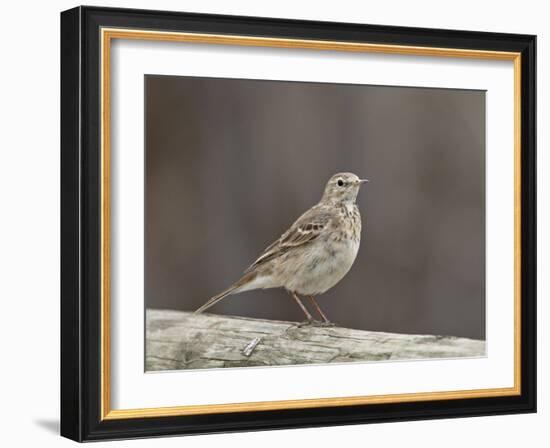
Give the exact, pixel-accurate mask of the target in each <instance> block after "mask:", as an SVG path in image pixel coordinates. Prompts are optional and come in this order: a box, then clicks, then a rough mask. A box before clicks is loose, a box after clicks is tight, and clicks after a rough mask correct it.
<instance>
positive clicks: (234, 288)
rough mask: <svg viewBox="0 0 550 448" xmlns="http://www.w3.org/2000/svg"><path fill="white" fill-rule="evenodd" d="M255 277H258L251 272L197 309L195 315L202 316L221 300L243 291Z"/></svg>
mask: <svg viewBox="0 0 550 448" xmlns="http://www.w3.org/2000/svg"><path fill="white" fill-rule="evenodd" d="M255 277H256V273H254V272H250V273H248V274H246V275H245V276H244V277H242V278H241V279H240V280H239V281H238V282H235V283H233V284H232V285H231V286H230V287H229V288H227V289H226V290H225V291H222V292H220V293H219V294H217V295H215V296H214V297H212V298H210V299H209V300H208V302H206V303H205V304H204V305H202V306H201V307H200V308H197V310H196V311H195V314H200V313H202V312H203V311H206V310H207V309H208V308H210V307H211V306H214V305H215V304H216V303H218V302H219V301H220V300H222V299H225V298H226V297H227V296H229V295H231V294H233V293H236V292H239V291H240V290H241V289H244V288H243V286H245V285H246V284H247V283H248V282H250V281H252V280H253V279H254V278H255Z"/></svg>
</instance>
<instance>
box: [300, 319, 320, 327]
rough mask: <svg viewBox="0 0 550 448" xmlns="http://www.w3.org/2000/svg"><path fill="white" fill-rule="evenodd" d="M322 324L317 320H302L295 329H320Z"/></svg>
mask: <svg viewBox="0 0 550 448" xmlns="http://www.w3.org/2000/svg"><path fill="white" fill-rule="evenodd" d="M322 324H323V322H321V321H318V320H315V319H307V320H304V321H303V322H300V323H299V324H298V325H297V327H298V328H302V327H320V326H321V325H322Z"/></svg>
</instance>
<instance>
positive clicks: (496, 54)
mask: <svg viewBox="0 0 550 448" xmlns="http://www.w3.org/2000/svg"><path fill="white" fill-rule="evenodd" d="M100 38H101V55H100V60H101V180H100V182H101V340H100V344H101V374H100V376H101V397H100V399H101V406H100V411H101V419H102V420H114V419H127V418H144V417H167V416H181V415H199V414H213V413H227V412H246V411H263V410H283V409H306V408H315V407H332V406H350V405H365V404H381V403H406V402H413V401H431V400H451V399H466V398H482V397H502V396H511V395H519V394H521V362H520V361H521V339H520V337H521V327H520V325H521V315H520V314H521V54H520V53H515V52H500V51H485V50H469V49H459V48H438V47H418V46H404V45H386V44H370V43H354V42H336V41H323V40H306V39H282V38H281V39H280V38H265V37H251V36H231V35H218V34H199V33H179V32H163V31H144V30H138V29H119V28H102V29H101V36H100ZM113 39H132V40H147V41H166V42H186V43H200V44H215V45H241V46H255V47H274V48H296V49H311V50H325V51H327V50H328V51H346V52H362V53H383V54H397V55H411V56H434V57H456V58H470V59H490V60H502V61H513V63H514V386H513V387H506V388H492V389H474V390H458V391H441V392H419V393H405V394H391V395H369V396H355V397H337V398H315V399H303V400H280V401H262V402H246V403H229V404H213V405H188V406H171V407H155V408H139V409H137V408H136V409H111V407H110V403H111V387H110V379H111V366H110V357H111V345H110V331H111V327H110V246H111V245H110V243H111V239H110V175H111V172H110V154H111V142H110V126H111V116H110V109H111V108H110V106H111V104H110V98H111V92H110V63H111V53H110V50H111V41H112V40H113Z"/></svg>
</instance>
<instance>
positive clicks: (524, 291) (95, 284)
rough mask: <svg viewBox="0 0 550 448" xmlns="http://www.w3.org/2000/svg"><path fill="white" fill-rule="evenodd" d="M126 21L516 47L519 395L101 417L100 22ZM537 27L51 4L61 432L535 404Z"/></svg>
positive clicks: (516, 408)
mask: <svg viewBox="0 0 550 448" xmlns="http://www.w3.org/2000/svg"><path fill="white" fill-rule="evenodd" d="M102 27H111V28H118V27H120V28H131V29H149V30H161V31H176V32H177V31H185V32H197V33H209V34H223V35H227V34H231V35H245V36H258V37H270V38H292V39H306V40H330V41H339V42H365V43H377V44H395V45H404V46H421V47H438V48H450V49H452V48H461V49H472V50H488V51H506V52H518V53H521V154H520V158H521V259H520V263H521V271H520V272H521V279H522V281H521V310H520V311H521V359H520V369H521V393H520V394H519V395H515V396H502V397H486V398H465V399H452V400H451V399H448V400H434V401H419V402H407V403H389V404H368V405H353V406H334V407H319V408H306V409H287V410H268V411H253V412H231V413H215V414H206V415H186V416H163V417H144V418H121V419H102V418H101V416H102V412H101V346H100V339H101V253H100V237H101V221H100V213H101V191H100V190H101V184H100V174H101V173H100V170H101V160H100V158H101V153H100V131H101V129H100V127H101V121H100V119H99V117H100V113H101V111H100V97H101V84H100V77H101V69H100V29H101V28H102ZM535 59H536V37H535V36H532V35H519V34H503V33H488V32H472V31H455V30H439V29H422V28H405V27H393V26H379V25H362V24H349V23H332V22H312V21H298V20H281V19H271V18H269V19H268V18H256V17H236V16H222V15H206V14H190V13H179V12H167V11H144V10H132V9H111V8H99V7H77V8H74V9H71V10H68V11H65V12H63V13H61V435H63V436H65V437H68V438H70V439H73V440H76V441H92V440H103V439H121V438H140V437H153V436H162V435H183V434H199V433H215V432H232V431H249V430H267V429H280V428H299V427H314V426H329V425H341V424H363V423H375V422H390V421H402V420H419V419H434V418H450V417H467V416H481V415H498V414H510V413H528V412H535V411H536V177H535V176H536V160H535V154H536V153H535V149H536V148H535V141H536V96H535V94H536V62H535Z"/></svg>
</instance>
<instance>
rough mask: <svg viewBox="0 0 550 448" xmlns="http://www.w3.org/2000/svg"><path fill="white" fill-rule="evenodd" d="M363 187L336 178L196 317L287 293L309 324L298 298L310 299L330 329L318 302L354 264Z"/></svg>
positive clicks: (344, 176)
mask: <svg viewBox="0 0 550 448" xmlns="http://www.w3.org/2000/svg"><path fill="white" fill-rule="evenodd" d="M364 182H366V180H361V179H359V178H358V177H357V176H356V175H355V174H352V173H338V174H335V175H334V176H332V177H331V178H330V180H329V181H328V183H327V185H326V187H325V191H324V194H323V197H322V198H321V201H320V202H319V203H318V204H316V205H314V206H313V207H312V208H310V209H309V210H307V211H306V212H305V213H304V214H303V215H302V216H300V217H299V218H298V219H297V220H296V221H295V222H294V223H293V224H292V226H290V228H289V229H288V230H287V231H286V232H285V233H283V235H281V237H280V238H279V239H277V240H276V241H275V242H273V243H272V244H271V245H270V246H268V247H267V248H266V249H265V250H264V251H263V253H262V254H261V255H260V256H259V257H258V258H257V259H256V261H255V262H254V263H252V264H251V265H250V266H249V267H248V268H247V269H246V271H245V274H244V275H243V277H241V278H240V279H239V280H238V281H237V282H235V283H234V284H233V285H231V286H230V287H229V288H228V289H226V290H225V291H223V292H221V293H220V294H218V295H216V296H214V297H212V298H211V299H210V300H208V302H206V303H205V304H204V305H203V306H201V307H200V308H199V309H198V310H197V311H196V312H197V313H200V312H203V311H205V310H206V309H208V308H210V307H211V306H213V305H214V304H216V303H218V302H219V301H220V300H222V299H223V298H225V297H227V296H229V295H231V294H236V293H238V292H243V291H249V290H253V289H266V288H278V287H282V288H285V289H286V290H287V291H289V292H290V293H291V294H292V296H293V297H294V299H295V300H296V301H297V303H298V305H299V306H300V307H301V309H302V311H303V312H304V314H305V315H306V318H307V319H308V321H309V322H314V319H313V317H312V315H311V314H310V313H309V311H308V310H307V308H306V307H305V306H304V305H303V303H302V301H301V300H300V298H299V297H298V295H304V296H307V297H308V298H309V299H310V300H311V303H312V304H313V305H314V307H315V308H316V310H317V312H318V313H319V314H320V316H321V318H322V319H323V323H324V324H330V322H329V320H328V319H327V318H326V316H325V315H324V314H323V312H322V311H321V309H320V308H319V305H318V304H317V302H316V301H315V299H314V296H316V295H319V294H322V293H324V292H326V291H327V290H328V289H330V288H332V287H333V286H334V285H336V283H338V282H339V281H340V280H341V279H342V278H343V277H344V276H345V275H346V273H347V272H348V271H349V269H350V268H351V266H352V265H353V262H354V261H355V257H356V256H357V251H358V250H359V243H360V239H361V216H360V214H359V209H358V208H357V205H356V203H355V200H356V198H357V194H358V192H359V188H360V186H361V184H362V183H364Z"/></svg>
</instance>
